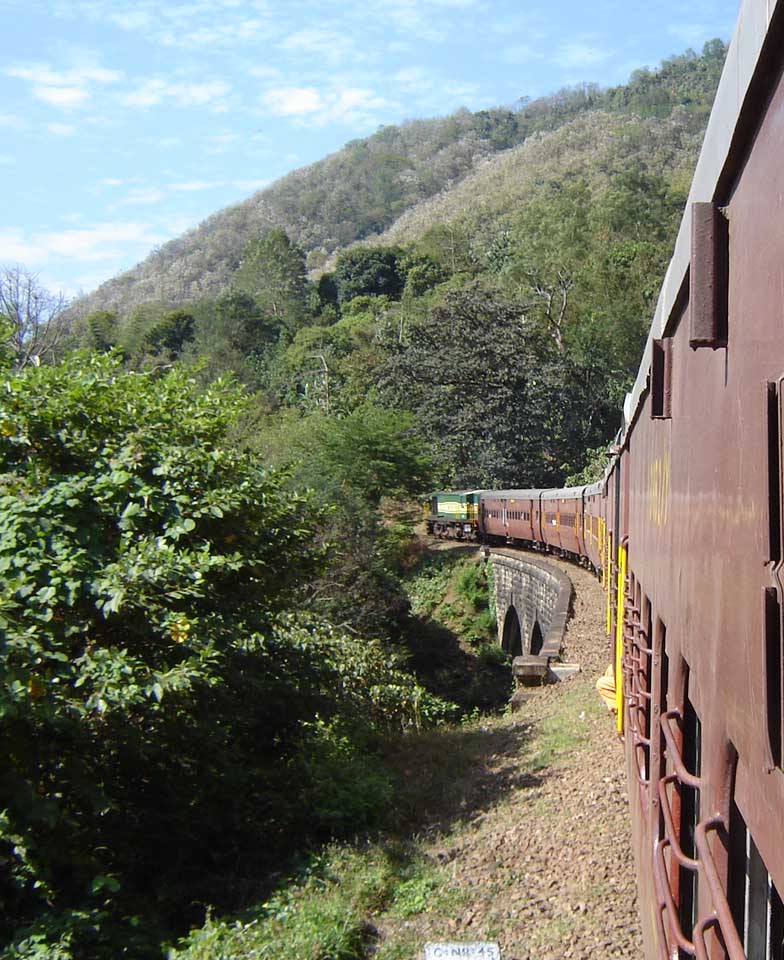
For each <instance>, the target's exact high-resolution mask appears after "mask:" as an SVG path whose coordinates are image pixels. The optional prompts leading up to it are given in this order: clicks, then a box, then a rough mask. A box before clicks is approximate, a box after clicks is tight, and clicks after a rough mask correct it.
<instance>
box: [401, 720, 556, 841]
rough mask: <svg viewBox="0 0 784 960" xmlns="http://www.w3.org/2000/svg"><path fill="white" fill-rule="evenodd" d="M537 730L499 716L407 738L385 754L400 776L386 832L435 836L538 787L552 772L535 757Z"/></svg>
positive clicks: (526, 723)
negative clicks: (507, 799)
mask: <svg viewBox="0 0 784 960" xmlns="http://www.w3.org/2000/svg"><path fill="white" fill-rule="evenodd" d="M533 729H534V724H533V723H532V722H530V721H524V720H522V719H519V720H513V721H511V722H509V721H508V720H507V721H500V720H499V719H497V718H496V719H494V720H489V721H487V722H486V723H485V722H482V721H481V720H479V721H472V722H471V723H469V724H465V725H462V726H455V727H449V728H438V729H435V730H431V731H427V732H424V733H421V734H415V735H410V736H407V737H405V738H403V739H402V740H401V741H400V742H399V743H398V744H396V745H395V746H394V747H393V748H392V749H391V751H390V753H389V755H388V758H387V759H388V761H389V763H390V766H391V768H392V770H393V772H394V776H395V780H396V783H395V791H396V793H395V813H394V816H393V820H392V823H390V825H389V826H388V827H387V831H388V832H389V833H390V834H392V835H396V836H397V837H398V838H399V839H404V838H406V837H409V836H411V835H413V834H416V835H417V836H422V835H425V836H427V835H433V836H437V835H439V834H441V833H446V832H448V831H449V830H450V828H451V827H453V826H454V825H456V824H458V823H465V822H469V821H476V820H478V819H479V818H481V816H482V815H483V814H484V813H486V812H488V811H489V810H490V809H492V808H494V807H496V806H497V805H498V804H499V803H500V802H503V800H504V799H505V798H507V797H509V796H510V795H511V794H513V793H518V792H520V791H526V790H534V789H536V788H537V787H540V786H541V785H542V784H543V783H544V782H545V780H546V778H547V776H548V771H547V770H546V769H545V768H542V767H541V766H539V765H538V763H537V761H536V759H535V757H534V756H533V752H532V750H531V736H532V733H533Z"/></svg>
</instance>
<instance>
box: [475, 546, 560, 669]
mask: <svg viewBox="0 0 784 960" xmlns="http://www.w3.org/2000/svg"><path fill="white" fill-rule="evenodd" d="M490 561H491V562H492V564H493V570H494V577H495V600H496V609H497V611H498V642H499V644H501V645H503V641H504V622H505V620H506V615H507V612H508V610H509V608H510V607H514V608H515V610H516V611H517V616H518V619H519V621H520V628H521V640H522V647H523V650H522V652H523V654H530V653H531V638H532V635H533V633H534V625H535V624H537V623H538V624H539V629H540V630H541V633H542V636H543V638H544V644H543V646H542V649H541V650H540V651H539V652H540V654H541V655H542V656H546V657H549V658H554V657H557V656H558V655H559V654H560V652H561V646H562V642H563V635H564V630H565V629H566V620H567V618H568V616H569V606H570V604H571V599H572V584H571V581H570V580H569V578H568V577H567V576H566V575H565V574H563V573H561V571H560V570H557V569H556V568H555V567H551V566H550V565H549V564H547V563H546V562H544V561H541V560H533V559H529V558H528V557H521V555H520V554H519V553H517V552H514V551H511V550H492V551H490Z"/></svg>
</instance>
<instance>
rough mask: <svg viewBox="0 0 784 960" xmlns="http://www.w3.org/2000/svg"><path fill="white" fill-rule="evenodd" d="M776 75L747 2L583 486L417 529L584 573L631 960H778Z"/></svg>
mask: <svg viewBox="0 0 784 960" xmlns="http://www.w3.org/2000/svg"><path fill="white" fill-rule="evenodd" d="M783 73H784V0H778V2H777V0H746V2H745V3H744V5H743V8H742V10H741V14H740V19H739V21H738V27H737V30H736V34H735V37H734V39H733V41H732V44H731V46H730V49H729V54H728V58H727V63H726V66H725V70H724V74H723V76H722V80H721V83H720V86H719V91H718V93H717V97H716V103H715V105H714V109H713V112H712V114H711V119H710V122H709V125H708V130H707V133H706V139H705V144H704V146H703V151H702V154H701V156H700V161H699V164H698V166H697V171H696V174H695V179H694V183H693V185H692V189H691V194H690V197H689V203H688V205H687V209H686V213H685V215H684V220H683V223H682V224H681V229H680V232H679V235H678V240H677V244H676V248H675V254H674V257H673V260H672V262H671V264H670V267H669V270H668V272H667V276H666V279H665V283H664V286H663V289H662V293H661V296H660V299H659V303H658V307H657V312H656V315H655V317H654V321H653V325H652V330H651V334H650V337H649V340H648V344H647V347H646V351H645V354H644V357H643V362H642V365H641V367H640V373H639V375H638V378H637V382H636V384H635V387H634V390H633V392H632V393H631V394H630V395H629V396H628V397H627V401H626V404H625V407H624V426H623V429H622V431H621V434H620V437H619V441H618V445H617V449H616V451H615V453H614V455H613V458H612V461H611V463H610V466H609V468H608V470H607V471H606V473H605V476H604V478H603V479H602V481H601V482H599V483H597V484H595V485H593V486H587V487H576V488H570V489H561V490H505V491H462V492H460V493H457V494H449V495H446V494H441V495H439V496H438V497H437V498H436V501H435V507H436V508H437V509H436V510H435V511H434V512H433V513H432V516H431V517H430V519H429V526H430V528H431V530H432V531H433V532H435V533H440V534H443V535H450V534H451V535H457V536H473V535H475V534H478V535H479V536H480V537H484V538H488V537H490V538H493V537H495V538H501V539H503V540H504V541H506V542H510V541H511V542H521V543H528V544H534V545H537V546H539V547H540V548H544V549H549V550H556V551H559V552H563V553H567V554H571V555H574V556H577V557H579V558H582V559H583V560H584V561H585V562H590V563H591V564H592V565H593V566H594V567H595V568H596V569H597V570H598V571H600V572H601V573H602V576H603V582H604V584H605V586H606V590H607V605H608V633H609V635H610V637H611V638H612V641H613V643H614V647H615V658H616V691H617V692H616V697H617V705H618V727H619V731H620V732H621V733H622V735H623V738H624V743H625V751H626V759H627V767H628V775H629V781H630V790H629V796H630V805H631V813H632V821H633V835H634V845H635V856H636V861H637V867H638V888H639V900H640V905H641V919H642V926H643V933H644V942H645V953H646V956H647V957H649V958H651V960H653V958H662V960H665V958H680V957H692V956H696V957H699V958H711V960H715V958H724V957H730V958H731V960H741V958H748V960H784V907H782V893H784V831H783V829H782V820H783V818H784V619H783V614H782V611H783V610H784V574H783V573H782V566H783V565H784V502H783V494H784V475H783V474H784V79H783V78H782V75H783Z"/></svg>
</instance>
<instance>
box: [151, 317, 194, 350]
mask: <svg viewBox="0 0 784 960" xmlns="http://www.w3.org/2000/svg"><path fill="white" fill-rule="evenodd" d="M195 323H196V321H195V318H194V316H193V314H192V313H190V312H189V311H187V310H172V312H171V313H167V314H166V315H165V316H164V317H163V318H162V319H161V320H160V322H159V323H156V324H155V325H154V326H152V327H150V329H149V330H148V331H147V332H146V333H145V334H144V340H143V343H144V347H145V349H147V350H151V351H152V352H153V353H163V352H165V353H166V354H168V356H170V357H172V358H176V357H178V356H179V355H180V353H182V349H183V347H184V346H185V344H186V343H188V342H189V341H190V340H192V339H193V336H194V325H195Z"/></svg>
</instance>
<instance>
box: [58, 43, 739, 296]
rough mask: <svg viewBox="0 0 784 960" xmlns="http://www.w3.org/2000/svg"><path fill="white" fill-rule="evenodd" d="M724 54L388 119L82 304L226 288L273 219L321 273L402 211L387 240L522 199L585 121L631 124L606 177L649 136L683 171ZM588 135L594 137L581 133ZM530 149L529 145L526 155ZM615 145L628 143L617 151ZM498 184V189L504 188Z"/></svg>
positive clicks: (715, 49)
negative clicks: (622, 77) (505, 100)
mask: <svg viewBox="0 0 784 960" xmlns="http://www.w3.org/2000/svg"><path fill="white" fill-rule="evenodd" d="M724 53H725V47H724V45H723V44H722V43H721V41H718V40H717V41H711V43H709V44H706V46H705V48H704V50H703V53H702V55H701V56H697V55H696V54H694V53H693V52H692V51H688V52H687V53H685V54H683V55H681V56H678V57H672V58H670V59H669V60H667V61H665V62H664V63H663V64H662V65H661V67H660V68H659V69H658V70H655V71H651V70H647V69H642V70H637V71H635V73H634V74H633V75H632V77H631V79H630V81H629V83H628V84H625V85H622V86H618V87H614V88H610V89H608V90H601V89H599V88H598V87H594V86H580V87H575V88H572V89H567V90H562V91H559V92H558V93H556V94H553V95H552V96H549V97H544V98H541V99H538V100H535V101H521V102H520V103H519V104H517V105H516V107H515V108H514V109H505V108H497V109H493V110H485V111H479V112H477V113H471V112H470V111H468V110H460V111H458V112H457V113H455V114H453V115H452V116H449V117H445V118H438V119H431V120H416V121H410V122H407V123H404V124H402V125H400V126H388V127H382V128H381V129H380V130H379V131H378V132H377V133H375V134H373V135H372V136H370V137H367V138H364V139H360V140H354V141H352V142H350V143H348V144H347V145H346V146H345V147H344V148H343V149H342V150H340V151H338V152H337V153H335V154H332V155H331V156H328V157H326V158H324V159H323V160H320V161H318V162H317V163H315V164H312V165H311V166H309V167H305V168H303V169H300V170H296V171H294V172H292V173H290V174H288V175H287V176H286V177H284V178H282V179H281V180H279V181H278V182H277V183H275V184H273V185H271V186H270V187H268V188H266V189H265V190H262V191H260V192H258V193H256V194H254V195H253V196H251V197H250V198H249V199H247V200H245V201H244V202H242V203H239V204H236V205H235V206H232V207H228V208H226V209H224V210H221V211H218V212H217V213H215V214H213V215H212V216H211V217H209V218H208V219H207V220H205V221H204V222H203V223H202V224H200V225H199V226H198V227H196V228H195V229H193V230H190V231H189V232H187V233H185V234H184V235H183V236H181V237H179V238H177V239H176V240H173V241H171V242H169V243H167V244H165V245H164V246H163V247H161V248H160V249H158V250H156V251H154V252H153V253H151V254H150V256H148V257H147V258H146V259H145V260H144V261H142V262H141V263H140V264H138V265H137V266H136V267H134V268H133V269H132V270H129V271H127V272H126V273H124V274H122V275H120V276H119V277H116V278H114V279H112V280H109V281H107V282H106V283H104V284H103V285H102V286H101V287H99V288H98V289H97V290H96V291H95V292H93V293H92V294H90V295H89V296H87V297H85V298H83V299H82V300H81V301H79V302H78V303H77V304H76V305H75V306H76V309H77V310H78V311H79V312H80V313H83V314H84V313H89V312H91V311H94V310H99V309H111V310H115V311H117V312H118V313H120V314H125V313H128V312H129V311H130V310H132V309H133V308H134V307H136V306H138V305H139V304H141V303H145V302H148V301H152V300H154V301H163V302H167V303H172V304H178V303H183V302H187V301H193V300H197V299H200V298H202V297H214V296H217V295H218V294H219V293H220V292H221V291H222V290H224V289H225V288H226V287H227V286H228V285H229V283H230V281H231V277H232V274H233V273H234V271H235V270H236V269H237V267H238V265H239V264H240V261H241V257H242V253H243V250H244V249H245V247H246V246H247V244H248V243H249V242H250V241H252V240H254V239H255V238H257V237H258V236H260V235H261V234H263V233H264V232H265V231H267V230H270V229H274V228H280V229H283V230H285V231H286V232H287V233H288V234H289V236H290V237H291V238H292V240H294V241H296V242H297V243H298V244H300V245H301V246H302V247H303V249H304V250H305V251H306V252H307V254H308V267H309V269H310V270H312V271H318V270H320V269H322V268H323V267H324V266H325V265H327V264H328V263H329V262H330V258H331V257H332V256H333V255H334V254H335V253H336V252H338V251H339V250H340V249H342V248H344V247H346V246H348V245H350V244H352V243H355V242H357V241H359V240H364V239H369V238H371V237H374V236H378V235H379V234H382V233H384V231H386V230H389V229H390V228H391V227H392V226H393V224H396V221H398V220H400V224H399V226H396V227H395V229H394V230H393V231H392V233H391V234H390V236H394V237H399V238H401V239H402V238H404V237H405V238H408V237H412V236H414V235H415V234H416V231H417V230H419V229H421V228H422V227H423V226H424V227H427V225H429V224H432V222H434V220H433V218H435V217H439V216H442V215H445V216H448V217H453V216H454V215H455V213H456V211H457V210H458V209H460V207H461V205H463V206H465V205H466V201H467V200H469V201H472V200H473V199H475V197H474V195H473V193H472V191H473V189H474V188H475V187H476V186H477V184H478V183H482V184H484V185H485V186H486V188H487V190H488V191H489V193H488V195H487V196H486V197H485V198H484V199H483V202H485V203H487V204H488V206H489V207H493V206H495V207H496V208H499V209H500V208H503V207H504V206H505V205H506V204H507V203H508V201H509V200H510V199H512V198H513V197H521V196H523V195H527V194H528V193H529V191H530V190H531V189H536V182H537V179H538V175H532V174H531V173H530V172H529V171H527V168H526V164H527V163H528V161H529V159H531V158H539V160H540V161H541V163H540V166H541V164H542V163H543V164H544V165H545V166H546V165H547V164H548V163H551V162H553V161H555V164H554V166H553V167H552V169H551V172H550V174H549V175H547V174H546V176H547V177H548V178H551V177H552V176H555V175H557V171H558V170H559V169H560V168H559V164H560V163H562V162H564V161H565V160H566V159H568V158H567V157H565V156H562V154H564V155H566V154H571V155H572V159H571V161H570V162H572V163H573V165H574V166H575V168H577V167H579V166H581V165H582V164H583V162H584V161H587V160H589V159H591V158H592V157H593V154H594V144H593V143H592V142H591V130H592V129H593V128H592V127H591V126H590V124H588V126H587V127H586V126H585V125H582V126H581V125H580V124H579V123H578V121H580V120H583V121H585V120H586V117H587V116H588V115H591V114H595V113H597V112H601V113H605V114H609V115H612V116H614V117H615V118H616V119H617V120H618V121H619V123H620V125H619V126H617V127H615V128H614V131H613V133H612V139H610V140H606V141H603V143H604V146H605V147H606V149H605V150H604V156H605V167H606V172H607V173H608V174H609V173H612V172H613V171H614V170H617V169H620V168H621V167H622V165H623V160H624V157H627V156H629V155H630V154H631V153H634V152H635V150H636V152H638V153H640V154H641V153H642V152H643V151H644V150H645V148H646V140H647V141H652V142H655V143H656V144H662V143H664V142H665V141H668V140H671V142H670V143H669V146H668V148H667V149H669V151H670V156H669V158H668V159H667V160H666V163H667V164H668V166H669V167H670V169H672V167H671V166H670V164H671V163H674V166H675V168H676V169H677V168H679V167H682V168H683V169H684V171H685V170H687V169H689V168H690V167H691V166H692V165H693V162H694V159H695V145H696V143H697V142H698V141H699V138H700V137H701V134H702V131H703V129H704V124H705V122H706V119H707V115H708V112H709V109H710V104H711V102H712V99H713V95H714V92H715V88H716V85H717V83H718V77H719V74H720V72H721V66H722V63H723V59H724ZM621 121H622V122H621ZM597 122H598V127H597V128H596V130H594V133H595V134H596V135H597V136H600V135H602V136H603V135H604V134H605V133H606V131H607V129H608V128H607V126H606V124H605V125H603V123H602V121H597ZM581 131H587V133H588V136H582V138H581V135H580V134H581ZM573 136H575V137H576V138H577V139H576V140H575V142H574V143H572V142H571V138H572V137H573ZM521 145H525V146H526V147H527V148H528V149H529V152H528V153H526V152H522V153H521V152H519V149H520V147H521ZM616 146H619V147H620V150H619V153H618V154H617V156H614V154H613V151H614V150H615V147H616ZM607 164H609V167H607ZM656 166H657V168H658V165H656ZM490 171H492V173H490ZM472 175H478V176H479V177H480V180H476V179H471V183H472V188H471V189H468V190H466V189H464V188H463V187H462V186H461V185H462V184H464V182H465V181H466V180H467V178H472ZM496 187H498V188H499V189H500V191H501V192H500V193H499V194H498V195H497V196H495V197H493V190H494V189H496ZM434 198H437V199H435V203H431V202H430V201H433V200H434ZM468 205H469V206H470V203H469V204H468ZM401 218H402V219H401Z"/></svg>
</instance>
